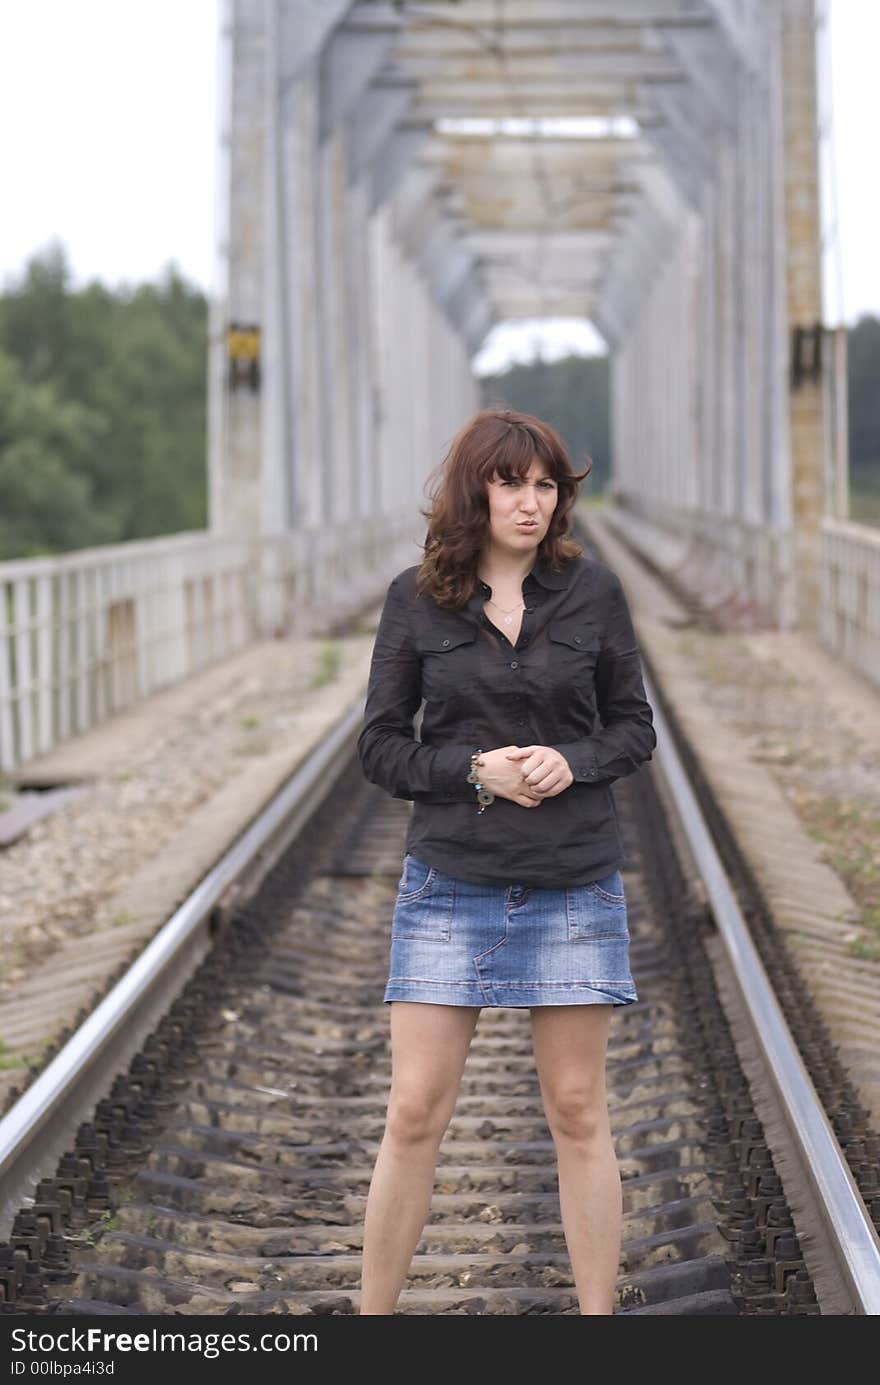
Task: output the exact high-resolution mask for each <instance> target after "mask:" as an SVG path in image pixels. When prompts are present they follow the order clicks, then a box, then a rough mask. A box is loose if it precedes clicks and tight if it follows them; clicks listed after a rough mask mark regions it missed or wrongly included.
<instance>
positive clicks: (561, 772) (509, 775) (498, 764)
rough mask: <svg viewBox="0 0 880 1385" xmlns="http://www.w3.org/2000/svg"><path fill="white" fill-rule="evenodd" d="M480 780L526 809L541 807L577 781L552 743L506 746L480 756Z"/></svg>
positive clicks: (496, 793)
mask: <svg viewBox="0 0 880 1385" xmlns="http://www.w3.org/2000/svg"><path fill="white" fill-rule="evenodd" d="M480 759H481V760H482V762H483V763H482V765H481V767H480V783H481V784H482V785H483V787H484V788H486V789H491V790H492V793H494V794H495V795H496V797H500V798H509V799H510V801H511V802H512V803H518V804H519V805H520V807H522V808H540V806H541V804H542V803H543V802H544V799H545V798H553V797H554V796H555V795H556V794H560V793H562V791H563V790H564V789H567V788H568V786H569V784H573V783H574V775H573V774H572V772H571V769H570V768H569V764H568V761H567V760H566V758H565V756H564V755H562V754H561V753H560V752H559V751H558V750H553V749H552V748H551V747H550V746H549V745H502V746H499V747H498V749H497V750H484V751H483V754H482V755H481V756H480Z"/></svg>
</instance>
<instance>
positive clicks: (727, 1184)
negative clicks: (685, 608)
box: [0, 763, 820, 1315]
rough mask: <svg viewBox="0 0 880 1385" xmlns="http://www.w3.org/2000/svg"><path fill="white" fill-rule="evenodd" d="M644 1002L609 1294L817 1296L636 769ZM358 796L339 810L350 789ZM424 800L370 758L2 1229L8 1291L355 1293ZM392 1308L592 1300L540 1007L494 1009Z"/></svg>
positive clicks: (290, 1304) (13, 1307) (681, 881)
mask: <svg viewBox="0 0 880 1385" xmlns="http://www.w3.org/2000/svg"><path fill="white" fill-rule="evenodd" d="M617 801H618V808H619V812H620V815H621V821H622V828H623V831H624V834H625V840H626V842H627V848H628V854H629V857H630V861H631V866H630V869H629V870H628V871H627V873H626V875H625V882H626V890H627V896H628V900H629V914H630V930H631V934H632V964H633V969H634V973H635V975H636V976H637V979H638V985H639V991H640V996H641V1001H640V1003H639V1004H638V1005H636V1006H633V1007H627V1008H625V1009H623V1010H621V1011H619V1012H618V1013H617V1014H616V1015H615V1017H614V1021H613V1024H612V1037H611V1042H610V1046H609V1057H608V1080H609V1100H610V1109H611V1116H612V1127H613V1130H614V1133H615V1139H616V1144H617V1149H618V1155H619V1158H620V1164H621V1173H622V1178H623V1191H624V1214H625V1221H624V1238H623V1253H622V1260H621V1273H620V1278H619V1282H618V1290H617V1306H616V1311H617V1312H635V1313H664V1314H673V1313H680V1314H687V1315H703V1314H723V1315H734V1314H744V1315H799V1314H804V1313H806V1314H815V1313H818V1312H819V1311H820V1303H819V1301H818V1300H817V1295H816V1286H815V1280H814V1276H813V1275H812V1274H811V1273H810V1270H809V1268H808V1266H807V1264H806V1262H805V1260H804V1256H803V1254H802V1250H801V1245H800V1242H799V1238H798V1235H797V1233H796V1231H795V1227H794V1222H793V1216H792V1210H791V1207H790V1205H789V1202H788V1199H787V1195H786V1189H785V1187H784V1184H783V1180H782V1178H781V1176H780V1171H779V1170H778V1169H777V1168H775V1167H774V1161H773V1157H772V1154H771V1151H770V1148H769V1146H768V1143H767V1140H766V1138H765V1135H764V1130H763V1127H762V1123H761V1120H760V1118H759V1117H758V1115H757V1113H756V1110H755V1105H754V1102H753V1099H752V1096H751V1094H750V1090H749V1085H748V1082H747V1080H746V1077H745V1075H744V1073H743V1070H742V1066H741V1064H740V1061H739V1059H738V1057H737V1053H736V1045H735V1043H734V1040H733V1038H732V1036H731V1033H730V1029H729V1026H728V1024H727V1020H726V1018H725V1015H724V1010H723V1006H722V1005H721V1004H720V1003H719V997H718V993H717V988H716V984H715V980H714V976H713V968H712V964H711V962H710V960H709V958H708V956H707V954H706V951H705V947H704V943H705V941H706V937H707V935H710V934H711V932H712V929H711V926H710V922H709V919H708V918H707V916H706V911H705V909H704V907H703V906H699V905H695V904H694V902H693V900H692V899H691V898H690V896H689V893H688V886H687V881H686V880H685V878H684V876H683V875H682V873H681V870H680V868H679V867H678V866H677V864H676V861H675V858H674V855H673V854H672V852H671V847H670V843H669V841H668V840H666V841H664V840H663V839H662V836H661V835H660V833H662V823H663V808H662V805H661V804H660V803H659V802H658V801H657V799H656V797H655V795H654V791H653V789H652V786H651V783H650V780H649V776H648V774H647V773H646V771H645V770H643V771H641V772H640V775H639V782H638V783H635V782H634V781H625V782H622V783H621V784H620V786H619V792H618V795H617ZM339 803H344V804H346V805H347V808H346V812H345V814H344V816H342V817H340V816H338V813H337V814H336V815H335V816H334V813H333V809H334V808H335V807H336V805H337V804H339ZM407 811H408V810H407V807H406V805H405V804H403V803H400V802H394V801H392V800H389V799H387V798H386V796H385V795H383V794H381V793H380V792H379V791H378V790H375V789H374V788H373V787H372V786H369V785H366V784H365V783H364V782H363V779H362V776H361V775H360V771H359V767H358V766H357V764H356V763H354V764H352V763H350V764H349V766H348V768H347V769H346V770H345V771H344V772H343V775H342V778H341V780H340V781H339V783H338V785H337V788H336V792H335V793H334V794H333V795H332V796H331V801H325V803H324V804H323V805H322V806H321V807H320V808H319V809H318V810H317V812H316V813H315V814H314V815H313V816H312V818H311V819H310V821H309V822H308V824H307V825H306V827H305V828H304V830H303V831H302V832H301V834H300V835H299V837H298V838H297V840H296V841H295V842H294V844H293V845H292V847H291V848H290V849H289V850H288V851H287V852H286V853H285V855H284V856H283V857H282V859H281V860H280V861H279V862H278V863H277V864H276V865H275V866H274V868H273V869H272V870H271V871H270V873H269V874H268V875H267V876H266V878H265V879H264V880H263V882H262V884H261V886H260V887H259V889H258V890H257V892H256V893H255V894H254V896H253V897H252V899H251V900H250V901H249V902H248V903H247V905H246V906H245V907H243V908H242V909H240V910H239V911H235V912H232V913H230V915H229V916H228V917H227V918H226V920H225V923H224V926H223V927H222V928H221V929H220V930H219V935H218V937H217V939H216V942H215V944H214V947H213V948H212V950H211V952H210V953H209V955H208V956H207V957H206V958H205V960H204V961H203V962H202V964H201V965H200V966H199V967H198V969H197V970H196V971H195V973H194V975H193V977H192V979H191V980H190V982H189V983H188V985H187V986H186V988H185V990H184V991H183V993H182V994H181V995H180V996H179V998H178V1000H177V1001H176V1002H175V1004H174V1006H173V1007H172V1009H171V1011H170V1012H169V1014H168V1015H167V1017H166V1018H164V1019H163V1020H162V1021H161V1023H160V1024H159V1025H158V1027H157V1028H156V1029H155V1031H154V1032H153V1033H152V1034H151V1035H150V1036H149V1037H148V1039H147V1040H146V1042H145V1043H144V1044H143V1046H142V1047H141V1049H140V1051H139V1052H138V1053H137V1054H136V1055H135V1056H134V1058H133V1059H132V1062H131V1064H130V1065H129V1068H128V1071H127V1072H126V1073H125V1074H123V1075H120V1076H118V1077H117V1078H116V1079H115V1081H114V1082H113V1083H112V1086H111V1087H110V1089H109V1091H108V1093H107V1095H106V1096H104V1097H102V1099H101V1100H100V1101H99V1102H98V1104H97V1107H96V1108H95V1110H94V1111H93V1112H92V1113H90V1118H89V1119H88V1120H84V1121H83V1123H82V1124H80V1126H79V1128H78V1131H77V1134H76V1137H75V1140H74V1141H73V1142H72V1144H71V1147H70V1149H69V1151H67V1152H65V1154H64V1155H63V1157H62V1158H61V1160H60V1161H59V1164H58V1167H57V1170H56V1172H55V1175H54V1177H52V1178H50V1179H46V1180H43V1181H42V1182H41V1183H40V1185H39V1187H38V1188H37V1189H36V1191H35V1197H34V1201H33V1204H32V1205H30V1206H25V1207H23V1208H22V1210H21V1211H19V1213H18V1214H17V1216H16V1217H15V1221H14V1224H13V1227H12V1232H11V1236H10V1239H9V1244H8V1245H7V1246H6V1247H5V1248H0V1295H3V1299H2V1301H3V1307H4V1311H5V1312H10V1311H11V1312H13V1313H15V1312H22V1313H34V1312H37V1313H43V1314H96V1313H97V1314H100V1313H114V1312H115V1313H118V1312H129V1313H154V1314H155V1313H159V1314H167V1313H176V1314H205V1313H208V1314H227V1313H243V1314H265V1313H293V1314H325V1313H351V1312H356V1311H357V1302H358V1282H359V1254H360V1248H361V1225H362V1218H363V1209H364V1203H365V1198H366V1193H367V1189H368V1186H369V1180H370V1176H371V1172H372V1163H373V1159H374V1156H375V1152H376V1149H377V1146H378V1142H379V1140H380V1139H381V1135H382V1128H383V1115H384V1104H385V1098H386V1094H387V1087H388V1081H389V1055H388V1012H387V1007H385V1006H384V1005H383V1004H382V1002H381V993H382V987H383V985H384V976H385V967H386V962H387V926H388V920H389V918H390V913H391V908H392V905H393V901H394V897H395V892H396V883H397V878H398V875H399V869H400V859H401V855H402V842H403V833H404V828H405V815H406V812H407ZM398 1311H399V1312H402V1313H412V1314H472V1313H476V1314H499V1313H501V1314H503V1313H511V1314H522V1313H543V1314H546V1313H553V1314H557V1313H563V1314H565V1313H569V1314H571V1313H577V1311H578V1310H577V1300H576V1296H575V1293H574V1289H573V1283H572V1279H571V1274H570V1268H569V1262H568V1258H567V1254H566V1249H565V1244H564V1239H563V1235H562V1228H561V1224H560V1221H559V1208H558V1197H557V1183H556V1170H555V1154H554V1149H553V1145H552V1141H551V1139H550V1136H549V1132H548V1130H547V1126H546V1123H545V1121H544V1118H543V1112H542V1108H541V1103H540V1096H539V1091H538V1085H537V1078H536V1075H535V1072H534V1065H533V1060H532V1057H531V1044H530V1036H529V1025H528V1013H527V1012H526V1011H518V1010H499V1011H492V1010H488V1011H483V1013H482V1014H481V1017H480V1021H479V1024H478V1027H477V1032H476V1035H475V1037H474V1041H473V1045H472V1049H471V1052H470V1055H469V1058H468V1062H467V1066H466V1069H465V1074H464V1077H463V1080H462V1086H461V1092H460V1097H459V1101H458V1105H457V1108H456V1111H455V1113H454V1115H453V1118H452V1121H451V1123H450V1127H449V1130H448V1131H447V1135H446V1138H445V1140H444V1142H443V1145H442V1147H441V1151H440V1157H439V1161H438V1167H437V1179H436V1184H435V1196H434V1200H433V1204H432V1209H431V1213H430V1218H429V1222H428V1224H427V1226H426V1228H425V1233H424V1236H423V1238H422V1241H421V1243H420V1245H419V1248H418V1250H417V1253H416V1256H415V1258H414V1261H413V1265H412V1270H411V1273H410V1276H409V1278H408V1281H407V1287H406V1288H405V1290H404V1292H403V1294H402V1296H401V1301H400V1304H399V1307H398Z"/></svg>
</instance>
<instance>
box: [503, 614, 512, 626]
mask: <svg viewBox="0 0 880 1385" xmlns="http://www.w3.org/2000/svg"><path fill="white" fill-rule="evenodd" d="M504 624H505V625H512V624H513V616H505V617H504Z"/></svg>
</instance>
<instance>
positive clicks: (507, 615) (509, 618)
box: [486, 596, 524, 625]
mask: <svg viewBox="0 0 880 1385" xmlns="http://www.w3.org/2000/svg"><path fill="white" fill-rule="evenodd" d="M486 600H487V602H488V604H489V605H490V606H494V607H495V610H496V611H500V612H501V614H502V616H503V617H504V624H505V625H512V624H513V615H514V612H515V611H519V610H521V609H524V603H523V602H522V601H518V602H517V604H516V605H515V606H511V607H510V610H509V611H505V609H504V607H503V606H499V605H498V602H497V601H493V600H492V598H491V596H487V598H486Z"/></svg>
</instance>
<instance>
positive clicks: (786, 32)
mask: <svg viewBox="0 0 880 1385" xmlns="http://www.w3.org/2000/svg"><path fill="white" fill-rule="evenodd" d="M781 61H782V76H783V86H784V91H785V99H784V102H783V106H782V110H783V147H784V168H783V174H784V197H785V244H786V274H785V284H786V297H787V325H788V339H789V352H791V346H792V340H793V335H794V332H795V329H797V328H799V327H800V328H807V329H810V328H813V327H814V326H815V325H816V324H817V323H820V322H821V320H822V288H821V250H820V237H821V220H820V200H819V150H818V137H817V91H816V15H815V3H814V0H785V3H784V10H783V16H782V51H781ZM789 363H790V364H791V355H789ZM789 426H790V438H791V498H792V518H793V529H794V533H793V538H794V567H795V576H796V586H797V610H798V622H799V624H800V625H802V626H804V627H807V628H810V629H818V624H819V611H820V586H819V525H820V521H821V518H822V514H823V512H824V507H825V499H824V448H825V420H824V394H823V387H822V381H821V379H817V380H811V379H804V380H802V381H801V383H800V384H798V385H793V384H792V385H791V386H790V395H789Z"/></svg>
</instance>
